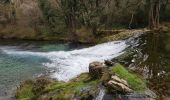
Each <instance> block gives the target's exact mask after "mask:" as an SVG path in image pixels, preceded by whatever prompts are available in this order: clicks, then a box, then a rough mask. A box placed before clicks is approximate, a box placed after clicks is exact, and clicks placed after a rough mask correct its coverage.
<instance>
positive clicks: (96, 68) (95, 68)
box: [89, 62, 105, 78]
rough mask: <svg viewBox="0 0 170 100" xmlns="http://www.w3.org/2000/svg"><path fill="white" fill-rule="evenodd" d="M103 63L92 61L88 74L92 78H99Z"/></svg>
mask: <svg viewBox="0 0 170 100" xmlns="http://www.w3.org/2000/svg"><path fill="white" fill-rule="evenodd" d="M104 68H105V65H104V63H101V62H92V63H90V64H89V74H90V76H92V77H93V78H101V77H102V74H103V71H104Z"/></svg>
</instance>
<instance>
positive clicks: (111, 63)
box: [104, 60, 114, 67]
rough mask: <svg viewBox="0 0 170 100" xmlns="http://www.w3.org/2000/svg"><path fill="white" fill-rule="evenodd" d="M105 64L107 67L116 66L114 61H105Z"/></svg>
mask: <svg viewBox="0 0 170 100" xmlns="http://www.w3.org/2000/svg"><path fill="white" fill-rule="evenodd" d="M104 64H105V65H106V66H109V67H110V66H113V65H114V62H112V61H110V60H105V61H104Z"/></svg>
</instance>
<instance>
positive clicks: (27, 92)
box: [16, 83, 35, 100]
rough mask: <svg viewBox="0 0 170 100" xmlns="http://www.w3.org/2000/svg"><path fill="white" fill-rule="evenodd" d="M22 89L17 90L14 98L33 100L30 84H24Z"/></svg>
mask: <svg viewBox="0 0 170 100" xmlns="http://www.w3.org/2000/svg"><path fill="white" fill-rule="evenodd" d="M23 85H24V86H23V87H22V89H19V90H17V93H16V96H17V99H18V100H33V98H34V96H35V95H34V93H33V92H32V87H33V84H32V83H24V84H23Z"/></svg>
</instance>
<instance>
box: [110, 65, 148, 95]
mask: <svg viewBox="0 0 170 100" xmlns="http://www.w3.org/2000/svg"><path fill="white" fill-rule="evenodd" d="M111 73H113V74H116V75H117V76H118V77H120V78H122V79H124V80H126V81H127V82H128V84H129V86H130V88H132V89H133V90H134V91H136V92H143V91H144V90H145V89H146V82H145V80H142V78H141V77H140V76H139V75H137V74H134V73H133V72H130V71H128V70H127V69H126V68H124V67H123V66H122V65H120V64H115V66H113V67H112V68H111Z"/></svg>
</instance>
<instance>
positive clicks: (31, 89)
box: [16, 61, 156, 100]
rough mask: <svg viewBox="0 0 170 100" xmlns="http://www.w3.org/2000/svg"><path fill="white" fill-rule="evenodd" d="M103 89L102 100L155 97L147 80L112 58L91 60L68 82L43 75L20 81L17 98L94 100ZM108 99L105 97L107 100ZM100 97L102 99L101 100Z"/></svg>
mask: <svg viewBox="0 0 170 100" xmlns="http://www.w3.org/2000/svg"><path fill="white" fill-rule="evenodd" d="M102 88H104V90H105V92H104V95H103V97H101V98H103V99H104V98H105V99H104V100H112V99H111V98H115V99H118V100H119V99H120V100H121V99H123V100H154V98H156V97H155V94H154V93H153V92H151V91H150V90H148V89H147V87H146V81H145V80H143V79H142V78H140V76H138V75H137V74H134V73H133V72H130V71H128V70H127V69H126V68H124V67H123V66H122V65H120V64H118V63H113V62H111V61H105V63H101V62H92V63H90V64H89V73H83V74H81V75H80V76H78V77H76V78H74V79H72V80H70V81H69V82H60V81H57V80H52V79H49V78H45V77H39V78H37V79H35V80H27V81H25V82H23V83H22V84H21V85H20V87H19V88H18V89H17V91H16V98H17V99H18V100H23V99H24V100H25V99H26V100H71V99H73V100H93V99H96V100H98V99H97V97H98V96H99V95H100V92H101V89H102ZM106 98H107V99H106ZM101 100H102V99H101Z"/></svg>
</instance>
